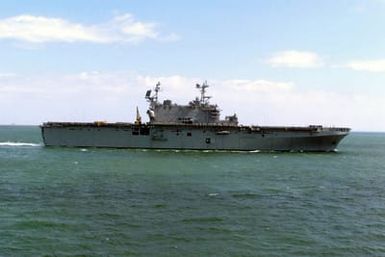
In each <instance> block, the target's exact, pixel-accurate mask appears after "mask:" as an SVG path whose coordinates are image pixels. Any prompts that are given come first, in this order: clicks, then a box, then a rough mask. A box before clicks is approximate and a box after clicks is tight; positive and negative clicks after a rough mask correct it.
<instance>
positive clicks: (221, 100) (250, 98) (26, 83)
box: [0, 71, 385, 131]
mask: <svg viewBox="0 0 385 257" xmlns="http://www.w3.org/2000/svg"><path fill="white" fill-rule="evenodd" d="M158 81H160V82H161V83H162V85H161V89H162V90H161V92H160V96H159V97H160V100H161V101H162V100H164V99H171V100H173V102H177V103H180V104H186V103H188V101H191V100H193V99H194V97H195V96H197V95H198V93H199V92H198V91H197V90H196V89H195V86H194V85H195V84H196V83H201V82H202V81H203V79H202V78H192V77H185V76H182V75H172V76H150V75H146V74H138V73H135V72H97V71H94V72H83V73H79V74H69V75H51V76H42V75H41V74H39V75H36V76H32V77H25V76H21V75H15V76H10V77H7V78H6V79H0V109H1V110H2V115H1V117H0V124H4V123H6V124H9V123H17V124H26V123H27V124H28V123H29V124H38V123H41V122H43V121H48V120H51V121H94V120H107V121H133V120H134V118H135V109H136V106H139V109H140V111H141V113H142V116H143V117H145V116H146V115H145V110H146V108H147V103H146V101H145V99H144V93H145V92H146V90H147V89H150V88H153V87H154V85H155V84H156V83H157V82H158ZM208 82H209V84H210V85H211V87H210V88H209V90H208V95H211V96H213V98H212V99H211V100H210V101H211V102H212V103H217V104H218V105H219V107H220V108H221V109H222V110H223V112H222V115H223V116H224V115H228V114H233V113H234V112H236V113H237V114H238V117H239V120H240V122H241V123H242V124H255V125H309V124H322V125H335V126H351V127H353V129H354V130H382V131H385V120H384V119H379V118H378V117H381V116H384V115H385V102H384V101H383V99H384V98H385V96H384V95H383V94H371V93H369V92H366V91H362V92H350V93H348V92H344V93H332V92H328V91H322V90H310V89H308V90H304V89H300V88H299V87H296V85H295V84H294V83H293V82H285V81H271V80H262V79H257V80H241V79H231V80H214V79H210V80H209V81H208ZM223 116H222V117H223ZM144 119H145V118H144Z"/></svg>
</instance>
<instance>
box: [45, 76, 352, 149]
mask: <svg viewBox="0 0 385 257" xmlns="http://www.w3.org/2000/svg"><path fill="white" fill-rule="evenodd" d="M208 87H209V85H208V84H207V82H205V83H203V84H197V85H196V88H197V89H199V92H200V96H198V97H196V98H195V99H194V100H192V101H190V102H189V103H188V104H187V105H179V104H174V103H172V101H171V100H164V101H163V102H162V103H161V102H160V101H159V99H158V94H159V89H160V83H157V84H156V86H155V88H154V90H153V91H152V90H148V91H147V92H146V94H145V99H146V100H147V101H148V103H149V107H148V110H147V115H148V118H149V121H148V122H146V123H143V122H142V118H141V116H140V114H139V111H138V109H137V115H136V120H135V122H133V123H126V122H118V123H107V122H100V121H96V122H93V123H85V122H46V123H43V124H42V125H41V130H42V136H43V141H44V144H45V145H46V146H67V147H112V148H143V149H193V150H237V151H257V150H259V151H320V152H330V151H335V150H336V149H337V145H338V144H339V142H340V141H341V140H342V139H343V138H344V137H345V136H346V135H348V134H349V132H350V128H343V127H322V126H318V125H317V126H314V125H313V126H306V127H288V126H253V125H249V126H245V125H239V123H238V117H237V115H236V114H234V115H230V116H226V117H225V119H223V120H221V119H220V109H219V107H218V106H217V105H214V104H210V101H209V100H210V98H211V97H210V96H207V95H206V91H207V88H208Z"/></svg>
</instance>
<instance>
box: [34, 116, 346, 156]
mask: <svg viewBox="0 0 385 257" xmlns="http://www.w3.org/2000/svg"><path fill="white" fill-rule="evenodd" d="M41 129H42V136H43V140H44V144H45V145H46V146H66V147H108V148H143V149H192V150H237V151H256V150H260V151H318V152H330V151H335V150H336V148H337V145H338V144H339V142H340V141H341V140H342V139H343V138H344V137H345V136H346V135H347V134H348V133H349V131H350V129H348V128H324V127H321V126H309V127H257V126H225V125H215V124H141V125H138V124H132V123H63V122H48V123H44V124H43V125H42V126H41Z"/></svg>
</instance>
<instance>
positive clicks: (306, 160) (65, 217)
mask: <svg viewBox="0 0 385 257" xmlns="http://www.w3.org/2000/svg"><path fill="white" fill-rule="evenodd" d="M0 256H4V257H8V256H18V257H20V256H186V257H187V256H385V134H381V133H352V134H351V135H349V136H348V137H347V138H345V139H344V141H343V142H342V143H341V145H340V146H339V152H338V153H255V152H244V153H241V152H198V151H156V150H124V149H94V148H87V149H81V148H46V147H44V146H42V140H41V136H40V131H39V128H38V127H27V126H26V127H22V126H1V127H0Z"/></svg>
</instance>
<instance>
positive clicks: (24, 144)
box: [0, 141, 42, 147]
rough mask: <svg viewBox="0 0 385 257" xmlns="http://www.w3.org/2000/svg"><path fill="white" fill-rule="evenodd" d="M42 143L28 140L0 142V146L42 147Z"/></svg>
mask: <svg viewBox="0 0 385 257" xmlns="http://www.w3.org/2000/svg"><path fill="white" fill-rule="evenodd" d="M40 146H42V145H41V144H36V143H26V142H9V141H7V142H0V147H40Z"/></svg>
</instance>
